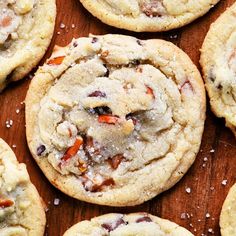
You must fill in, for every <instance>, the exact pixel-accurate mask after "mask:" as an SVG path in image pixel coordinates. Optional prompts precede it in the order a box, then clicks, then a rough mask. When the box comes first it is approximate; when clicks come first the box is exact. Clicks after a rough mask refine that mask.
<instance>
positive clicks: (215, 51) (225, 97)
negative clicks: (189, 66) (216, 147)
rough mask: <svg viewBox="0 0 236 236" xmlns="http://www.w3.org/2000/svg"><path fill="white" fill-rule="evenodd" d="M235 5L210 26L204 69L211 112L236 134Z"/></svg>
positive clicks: (202, 64)
mask: <svg viewBox="0 0 236 236" xmlns="http://www.w3.org/2000/svg"><path fill="white" fill-rule="evenodd" d="M235 19H236V4H233V5H232V6H231V7H230V8H229V9H228V10H226V11H225V12H224V13H223V14H222V15H221V16H220V17H219V18H218V19H217V20H216V21H215V22H214V23H213V24H212V25H211V27H210V30H209V32H208V33H207V36H206V38H205V40H204V43H203V46H202V49H201V60H200V63H201V66H202V71H203V75H204V80H205V84H206V89H207V91H208V95H209V98H210V104H211V109H212V111H213V112H214V113H215V115H216V116H217V117H220V118H224V119H225V122H226V126H227V127H229V128H230V129H231V130H232V131H233V133H234V135H236V129H235V127H236V103H235V101H236V100H235V99H236V87H235V76H236V53H235V52H236V51H235V50H236V22H235Z"/></svg>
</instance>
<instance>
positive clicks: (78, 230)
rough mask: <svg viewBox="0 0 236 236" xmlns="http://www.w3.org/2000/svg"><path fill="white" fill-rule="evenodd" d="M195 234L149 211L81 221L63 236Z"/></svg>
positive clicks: (109, 215) (187, 235) (182, 235)
mask: <svg viewBox="0 0 236 236" xmlns="http://www.w3.org/2000/svg"><path fill="white" fill-rule="evenodd" d="M86 235H90V236H98V235H102V236H193V234H191V233H190V232H189V231H188V230H187V229H185V228H183V227H181V226H179V225H177V224H175V223H173V222H171V221H169V220H165V219H161V218H159V217H156V216H153V215H150V214H148V213H132V214H127V215H123V214H106V215H102V216H99V217H95V218H93V219H91V221H87V220H86V221H81V222H79V223H78V224H76V225H74V226H72V227H71V228H70V229H68V230H67V231H66V232H65V234H64V235H63V236H86Z"/></svg>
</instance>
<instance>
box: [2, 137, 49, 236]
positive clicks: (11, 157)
mask: <svg viewBox="0 0 236 236" xmlns="http://www.w3.org/2000/svg"><path fill="white" fill-rule="evenodd" d="M0 183H1V187H0V235H1V236H43V235H44V228H45V224H46V218H45V212H44V209H43V205H42V201H41V198H40V196H39V194H38V192H37V190H36V188H35V187H34V185H33V184H32V183H31V182H30V179H29V175H28V173H27V170H26V166H25V165H24V164H22V163H21V164H19V163H18V162H17V160H16V157H15V154H14V153H13V152H12V150H11V149H10V147H9V146H8V145H7V144H6V143H5V142H4V141H3V140H2V139H0Z"/></svg>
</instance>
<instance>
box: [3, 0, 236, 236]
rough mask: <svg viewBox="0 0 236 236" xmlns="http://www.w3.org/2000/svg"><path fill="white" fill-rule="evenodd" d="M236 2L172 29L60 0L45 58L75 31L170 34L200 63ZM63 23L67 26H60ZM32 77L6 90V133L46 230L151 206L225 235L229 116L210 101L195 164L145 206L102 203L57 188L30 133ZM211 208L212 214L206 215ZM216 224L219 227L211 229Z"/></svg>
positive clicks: (235, 169)
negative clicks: (103, 16) (135, 27)
mask: <svg viewBox="0 0 236 236" xmlns="http://www.w3.org/2000/svg"><path fill="white" fill-rule="evenodd" d="M233 2H234V0H221V2H220V3H219V4H218V5H217V6H215V7H214V8H213V9H211V11H210V12H209V13H208V14H206V15H205V16H204V17H202V18H200V19H198V20H196V21H195V22H193V23H192V24H190V25H188V26H186V27H183V28H181V29H179V30H174V31H171V32H167V33H132V32H128V31H124V30H119V29H115V28H113V27H109V26H107V25H105V24H103V23H101V22H100V21H99V20H97V19H96V18H94V17H93V16H92V15H91V14H89V13H88V12H87V11H86V10H85V9H84V8H83V7H82V5H81V4H80V2H79V1H78V0H58V1H57V9H58V16H57V24H56V29H55V34H54V37H53V40H52V43H51V46H50V49H49V50H48V52H47V54H46V56H45V58H47V57H48V56H49V55H50V53H51V50H52V48H53V46H54V45H55V44H58V45H60V46H64V45H66V44H68V43H69V42H70V41H71V39H72V38H73V37H75V38H76V37H80V36H87V35H88V34H89V33H93V34H105V33H122V34H129V35H134V36H136V37H139V38H142V39H145V38H163V39H166V40H170V41H172V42H173V43H175V44H176V45H178V46H179V47H180V48H182V49H183V50H184V51H185V52H186V53H187V54H188V55H189V56H190V57H191V59H192V60H193V62H194V63H196V64H197V65H198V66H199V64H198V61H199V49H200V47H201V45H202V42H203V39H204V37H205V35H206V32H207V31H208V29H209V26H210V24H211V23H212V22H213V21H214V20H215V19H216V18H217V17H218V16H219V15H220V14H221V13H222V12H223V11H224V10H225V9H226V8H227V7H228V6H230V5H231V4H232V3H233ZM61 23H64V24H65V26H66V27H65V28H63V27H60V25H61ZM45 58H44V60H45ZM44 60H42V61H41V64H42V63H43V62H44ZM32 74H33V73H32ZM29 77H30V76H29ZM29 77H28V78H26V79H24V80H22V81H20V82H17V83H15V84H12V85H11V86H9V87H8V89H6V90H5V91H4V92H3V93H2V94H1V95H0V107H1V108H0V109H1V115H0V137H1V138H3V139H5V140H6V141H7V142H8V143H9V144H10V145H11V146H12V147H13V150H14V152H15V153H16V155H17V157H18V160H19V161H21V162H24V163H26V165H27V168H28V171H29V174H30V177H31V180H32V182H33V183H34V184H35V185H36V187H37V189H38V191H39V193H40V195H41V196H42V198H43V199H44V201H45V203H46V205H47V207H48V211H47V228H46V234H45V235H49V236H60V235H62V234H63V233H64V231H65V230H66V229H67V228H68V227H70V226H71V225H73V224H74V223H76V222H78V221H80V220H84V219H90V218H91V217H94V216H98V215H101V214H104V213H108V212H122V213H128V212H136V211H147V212H149V213H151V214H154V215H158V216H160V217H163V218H167V219H169V220H171V221H174V222H176V223H178V224H180V225H182V226H184V227H186V228H187V229H189V230H190V231H192V232H193V233H194V234H195V235H199V236H201V234H206V235H220V233H219V226H218V225H219V214H220V210H221V206H222V203H223V201H224V199H225V197H226V194H227V192H228V190H229V188H230V186H232V185H233V183H234V182H235V181H236V175H235V173H236V141H235V138H234V136H233V134H232V133H231V132H230V130H229V129H227V128H225V126H224V120H220V119H217V118H215V117H214V115H213V114H212V112H211V111H210V110H209V104H208V111H207V119H206V125H205V132H204V134H203V140H202V146H201V150H200V152H199V154H198V156H197V159H196V161H195V163H194V165H193V166H192V168H191V169H190V170H189V171H188V173H187V174H186V175H185V177H184V178H183V179H182V180H181V181H180V182H179V183H178V184H177V185H175V186H174V187H173V188H172V189H170V190H169V191H167V192H165V193H163V194H161V195H159V196H157V197H156V198H154V199H152V200H151V201H148V202H146V203H144V204H142V205H140V206H136V207H126V208H114V207H104V206H97V205H92V204H88V203H85V202H80V201H78V200H74V199H72V198H70V197H68V196H66V195H65V194H63V193H61V192H60V191H59V190H57V189H55V188H54V187H53V186H52V185H51V184H50V183H49V182H48V181H47V179H46V178H45V177H44V175H43V174H42V172H41V171H40V169H39V168H38V166H37V165H36V163H35V162H34V160H33V158H32V157H31V155H30V152H29V150H28V148H27V144H26V138H25V117H24V104H23V101H24V98H25V95H26V91H27V89H28V86H29V83H30V79H29ZM18 109H19V110H18ZM8 120H13V126H12V127H11V128H7V127H6V121H8ZM223 180H227V183H226V185H224V184H222V181H223ZM225 182H226V181H223V183H225ZM186 188H191V193H187V192H186ZM56 198H58V199H60V203H59V205H58V206H55V205H54V199H56ZM207 213H209V215H208V216H209V217H206V214H207ZM181 216H182V217H181ZM182 218H184V219H182ZM211 229H212V230H213V231H214V233H210V232H208V231H211Z"/></svg>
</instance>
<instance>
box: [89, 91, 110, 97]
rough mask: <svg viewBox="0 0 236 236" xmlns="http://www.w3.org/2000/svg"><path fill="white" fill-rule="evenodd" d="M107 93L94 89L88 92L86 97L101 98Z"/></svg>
mask: <svg viewBox="0 0 236 236" xmlns="http://www.w3.org/2000/svg"><path fill="white" fill-rule="evenodd" d="M106 96H107V95H106V94H105V93H104V92H101V91H98V90H97V91H94V92H92V93H90V94H89V95H88V97H101V98H105V97H106Z"/></svg>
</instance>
